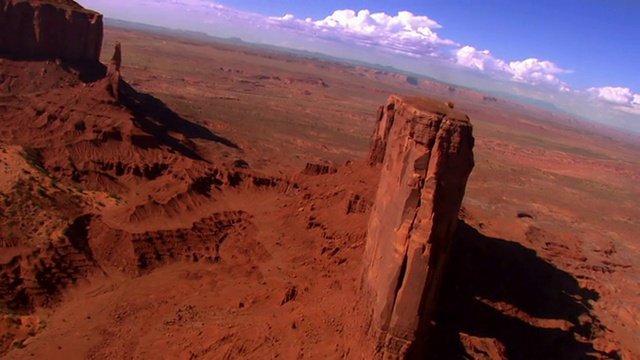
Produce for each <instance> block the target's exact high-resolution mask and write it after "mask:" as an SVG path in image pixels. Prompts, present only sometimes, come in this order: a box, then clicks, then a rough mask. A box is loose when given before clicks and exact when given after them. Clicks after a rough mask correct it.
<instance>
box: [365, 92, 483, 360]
mask: <svg viewBox="0 0 640 360" xmlns="http://www.w3.org/2000/svg"><path fill="white" fill-rule="evenodd" d="M452 107H453V106H452V104H446V103H444V102H440V101H437V100H433V99H429V98H423V97H411V98H405V99H401V98H399V97H396V96H392V97H390V98H389V101H388V103H387V105H386V106H384V107H381V108H380V109H379V112H378V118H377V123H376V128H375V130H374V133H373V135H372V139H371V149H370V152H369V162H370V164H372V165H376V164H382V171H381V177H380V184H379V187H378V191H377V195H376V199H375V204H374V208H373V210H372V213H371V218H370V220H369V227H368V234H367V243H366V248H365V253H364V258H363V259H364V260H363V261H364V273H363V282H362V291H363V295H364V296H363V299H365V300H366V301H368V302H369V305H370V313H369V314H370V319H368V323H367V324H368V326H367V333H368V336H369V337H371V338H372V339H373V340H374V341H375V343H376V348H375V350H374V351H375V355H374V357H375V358H379V359H416V358H423V357H424V356H425V355H426V354H427V353H428V350H429V331H430V329H429V327H430V324H431V323H432V321H433V316H434V312H435V310H436V306H437V298H438V291H439V288H440V283H441V279H442V276H443V272H444V267H445V264H446V262H447V258H448V256H449V253H450V250H451V244H452V240H453V235H454V231H455V228H456V224H457V221H458V212H459V210H460V206H461V204H462V198H463V197H464V193H465V187H466V183H467V179H468V177H469V175H470V173H471V170H472V169H473V166H474V160H473V145H474V138H473V133H472V126H471V123H470V120H469V117H468V116H467V115H465V114H463V113H461V112H459V111H457V110H454V109H453V108H452Z"/></svg>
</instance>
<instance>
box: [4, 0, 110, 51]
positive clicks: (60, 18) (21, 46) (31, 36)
mask: <svg viewBox="0 0 640 360" xmlns="http://www.w3.org/2000/svg"><path fill="white" fill-rule="evenodd" d="M102 27H103V25H102V15H101V14H98V13H96V12H94V11H91V10H87V9H84V8H83V7H82V6H80V5H79V4H78V3H76V2H75V1H72V0H44V1H35V0H0V56H1V55H5V56H6V55H9V56H17V57H27V58H60V59H64V60H70V61H97V60H98V59H99V57H100V50H101V47H102V30H103V29H102Z"/></svg>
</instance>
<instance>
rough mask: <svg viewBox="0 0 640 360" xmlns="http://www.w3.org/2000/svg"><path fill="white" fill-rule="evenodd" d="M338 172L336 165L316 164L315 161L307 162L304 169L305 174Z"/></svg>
mask: <svg viewBox="0 0 640 360" xmlns="http://www.w3.org/2000/svg"><path fill="white" fill-rule="evenodd" d="M337 172H338V169H337V168H336V167H335V166H332V165H329V164H315V163H307V165H306V166H305V167H304V170H302V173H303V174H304V175H325V174H335V173H337Z"/></svg>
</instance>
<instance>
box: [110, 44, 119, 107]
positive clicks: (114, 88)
mask: <svg viewBox="0 0 640 360" xmlns="http://www.w3.org/2000/svg"><path fill="white" fill-rule="evenodd" d="M121 65H122V50H121V45H120V43H119V42H117V43H116V48H115V51H114V52H113V57H111V61H110V62H109V67H108V68H107V91H109V93H110V94H111V96H113V97H114V98H115V99H116V100H118V99H119V98H120V66H121Z"/></svg>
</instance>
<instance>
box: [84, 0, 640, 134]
mask: <svg viewBox="0 0 640 360" xmlns="http://www.w3.org/2000/svg"><path fill="white" fill-rule="evenodd" d="M81 2H82V3H83V4H84V5H85V6H87V7H90V8H93V9H96V10H98V11H101V12H102V13H103V14H105V15H106V16H107V17H113V18H120V19H124V20H130V21H139V22H143V23H150V24H154V25H164V26H167V27H174V28H182V29H190V30H198V31H204V32H207V33H210V34H212V35H217V36H239V37H241V38H243V39H245V40H248V41H253V42H263V43H270V44H274V45H280V46H285V47H291V48H298V49H306V50H314V51H320V52H324V53H327V54H329V55H334V56H341V57H345V58H353V59H357V60H369V61H370V62H375V63H382V64H388V65H393V66H396V67H399V68H402V69H406V70H410V71H414V72H421V73H424V74H425V75H429V76H433V77H436V78H439V79H441V80H444V81H449V82H454V83H458V84H460V85H468V86H473V87H477V88H481V89H487V90H499V91H502V92H505V91H506V92H509V93H513V94H515V95H519V96H522V95H524V96H528V97H532V98H536V99H538V100H545V101H549V102H552V103H554V104H556V105H558V104H560V105H561V107H562V108H563V109H564V110H567V111H570V112H574V113H576V114H578V115H582V116H587V115H588V117H591V118H592V119H593V118H594V117H595V118H596V120H598V121H600V122H611V123H612V124H614V125H616V126H622V127H627V128H635V129H638V130H640V0H536V1H523V0H423V1H417V0H395V1H390V0H386V1H379V0H372V1H359V0H322V1H303V0H130V1H113V0H84V1H83V0H81Z"/></svg>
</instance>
